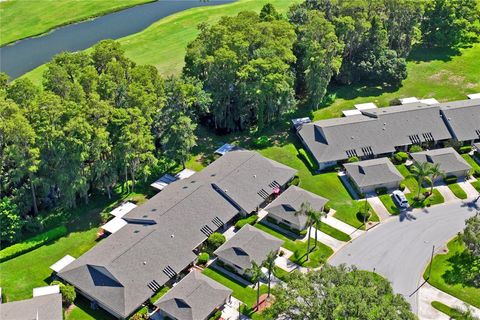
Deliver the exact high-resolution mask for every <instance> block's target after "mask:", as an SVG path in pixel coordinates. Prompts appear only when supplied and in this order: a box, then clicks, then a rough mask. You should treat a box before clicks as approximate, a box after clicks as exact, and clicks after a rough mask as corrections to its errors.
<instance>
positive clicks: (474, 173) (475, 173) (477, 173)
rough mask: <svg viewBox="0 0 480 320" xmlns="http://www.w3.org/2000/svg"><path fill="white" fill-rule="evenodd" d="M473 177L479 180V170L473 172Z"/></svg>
mask: <svg viewBox="0 0 480 320" xmlns="http://www.w3.org/2000/svg"><path fill="white" fill-rule="evenodd" d="M473 176H474V177H475V178H480V170H479V169H476V170H475V171H473Z"/></svg>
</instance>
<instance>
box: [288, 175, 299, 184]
mask: <svg viewBox="0 0 480 320" xmlns="http://www.w3.org/2000/svg"><path fill="white" fill-rule="evenodd" d="M299 184H300V178H299V177H298V176H297V175H296V176H295V177H294V178H293V179H292V181H290V183H289V185H290V186H298V185H299Z"/></svg>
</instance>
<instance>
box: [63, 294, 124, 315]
mask: <svg viewBox="0 0 480 320" xmlns="http://www.w3.org/2000/svg"><path fill="white" fill-rule="evenodd" d="M65 320H115V317H113V316H112V315H110V314H109V313H108V312H106V311H104V310H103V309H97V310H93V309H92V308H91V307H90V302H89V301H88V300H87V299H85V298H83V297H82V296H80V295H77V299H75V306H74V307H72V308H71V309H70V310H69V311H68V312H65Z"/></svg>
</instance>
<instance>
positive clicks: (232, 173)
mask: <svg viewBox="0 0 480 320" xmlns="http://www.w3.org/2000/svg"><path fill="white" fill-rule="evenodd" d="M295 173H296V171H295V170H294V169H292V168H289V167H287V166H285V165H282V164H280V163H278V162H275V161H273V160H270V159H267V158H265V157H263V156H261V155H260V154H258V153H256V152H252V151H245V150H238V151H231V152H228V153H226V154H225V155H223V156H221V157H220V158H219V159H217V160H216V161H214V162H213V163H212V164H210V165H209V166H208V167H206V168H205V169H204V170H202V171H200V172H198V173H195V174H194V175H192V176H190V177H188V178H186V179H183V180H177V181H175V182H172V183H171V184H169V185H168V186H167V187H166V188H165V189H164V190H163V191H161V192H160V193H158V194H157V195H155V196H154V197H152V198H151V199H150V200H149V201H147V202H146V203H145V204H143V205H141V206H138V207H136V208H134V209H133V210H131V211H130V212H128V213H127V214H125V215H124V216H123V217H122V219H124V220H125V221H126V222H127V224H126V225H125V226H124V227H123V228H121V229H120V230H118V231H117V232H116V233H114V234H112V235H110V236H109V237H108V238H106V239H104V240H102V241H101V242H100V243H98V244H97V245H96V246H95V247H93V248H92V249H91V250H89V251H88V252H86V253H85V254H83V255H82V256H81V257H79V258H78V259H76V260H75V261H73V262H71V263H69V264H68V265H66V266H65V267H64V268H62V269H61V270H59V271H58V273H57V276H58V277H60V278H61V279H63V280H64V281H66V282H67V283H70V284H72V285H74V286H75V288H76V289H77V291H78V292H79V293H80V294H82V295H83V296H85V297H86V298H87V299H89V300H90V301H92V304H93V305H96V306H99V307H101V308H103V309H105V310H106V311H108V312H109V313H111V314H112V315H114V316H116V317H118V318H127V317H128V316H129V315H131V314H132V313H133V312H134V311H135V310H136V309H138V308H139V307H140V306H141V305H142V303H143V302H145V301H146V300H147V299H149V298H150V297H151V296H152V295H153V294H155V292H156V291H158V290H159V289H160V288H161V287H162V286H163V285H165V284H168V283H173V282H175V280H176V279H177V276H178V274H180V273H181V272H182V271H183V270H185V269H186V268H187V267H188V266H190V265H191V264H192V263H193V262H194V261H195V259H196V258H197V255H196V252H197V251H198V247H199V246H200V245H201V244H202V243H203V242H204V241H205V240H206V239H207V238H208V236H209V235H211V234H212V233H213V232H215V231H216V230H222V229H223V228H224V227H225V226H226V225H227V224H229V223H230V222H231V221H232V220H233V219H235V218H236V217H238V216H241V215H244V214H245V213H250V212H252V211H255V210H256V209H257V208H259V207H261V206H263V205H264V204H265V202H266V201H267V199H269V198H270V197H272V195H273V194H274V193H275V192H276V190H278V188H280V189H283V188H284V187H285V185H286V184H287V183H288V182H289V181H290V180H292V179H293V178H294V176H295Z"/></svg>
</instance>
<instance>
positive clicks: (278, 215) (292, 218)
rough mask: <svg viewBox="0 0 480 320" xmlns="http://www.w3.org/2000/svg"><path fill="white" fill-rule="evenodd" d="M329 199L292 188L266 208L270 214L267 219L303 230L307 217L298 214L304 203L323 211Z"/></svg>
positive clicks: (295, 187)
mask: <svg viewBox="0 0 480 320" xmlns="http://www.w3.org/2000/svg"><path fill="white" fill-rule="evenodd" d="M327 202H328V199H325V198H323V197H320V196H319V195H316V194H314V193H311V192H309V191H307V190H304V189H302V188H299V187H297V186H290V187H289V188H288V189H287V190H285V191H284V192H282V193H281V194H280V195H279V196H278V197H277V198H276V199H275V200H273V201H272V202H271V203H270V204H269V205H268V206H266V207H265V211H267V212H268V215H267V217H270V218H272V219H274V220H276V222H277V223H283V224H286V225H288V226H289V227H290V228H294V229H296V230H299V231H300V230H303V229H305V227H306V224H307V217H306V216H305V215H301V214H297V213H298V212H299V211H300V208H301V206H302V204H303V203H308V204H310V206H311V207H312V209H313V210H316V211H323V207H324V206H325V204H326V203H327Z"/></svg>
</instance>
